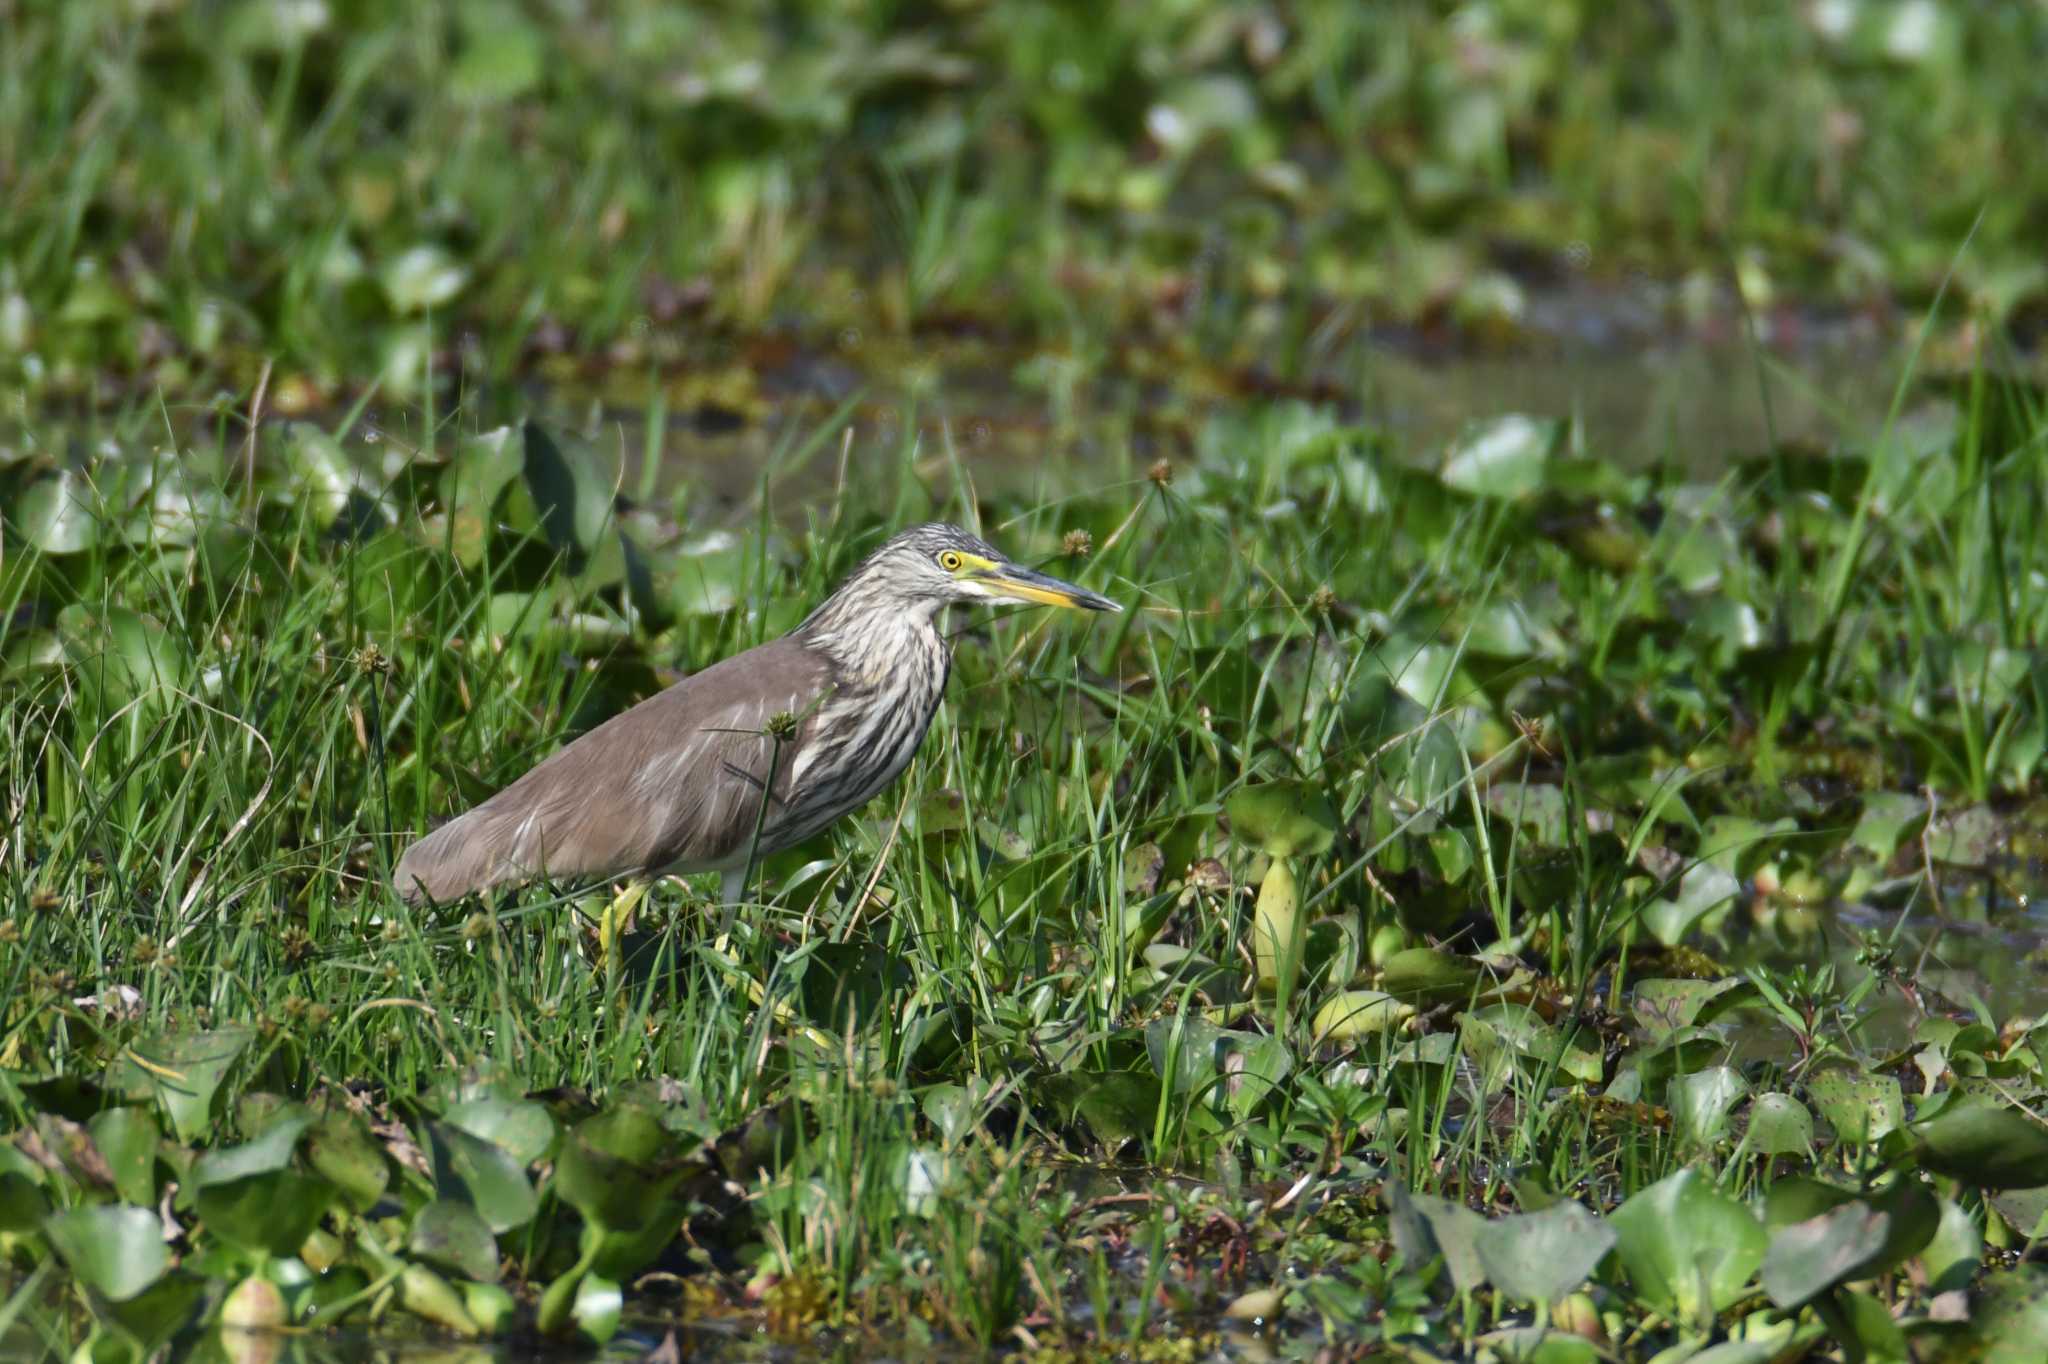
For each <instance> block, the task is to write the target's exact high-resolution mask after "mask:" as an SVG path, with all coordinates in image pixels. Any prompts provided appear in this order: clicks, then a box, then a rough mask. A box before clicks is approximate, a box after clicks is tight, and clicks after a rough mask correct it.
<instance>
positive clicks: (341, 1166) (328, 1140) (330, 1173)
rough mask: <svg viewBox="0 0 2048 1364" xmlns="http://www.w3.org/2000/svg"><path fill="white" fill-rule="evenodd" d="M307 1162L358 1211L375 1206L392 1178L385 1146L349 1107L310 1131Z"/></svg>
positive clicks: (307, 1139) (330, 1114)
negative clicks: (379, 1143)
mask: <svg viewBox="0 0 2048 1364" xmlns="http://www.w3.org/2000/svg"><path fill="white" fill-rule="evenodd" d="M306 1162H307V1163H308V1164H309V1165H311V1166H312V1167H313V1168H314V1169H315V1170H316V1171H318V1172H319V1173H320V1175H321V1176H322V1177H323V1178H325V1179H326V1180H327V1181H328V1182H329V1183H330V1184H332V1185H334V1187H335V1188H336V1189H337V1190H339V1191H340V1193H341V1196H342V1200H343V1201H344V1202H346V1203H347V1204H348V1205H349V1207H351V1208H353V1209H355V1210H356V1211H357V1212H368V1211H369V1210H370V1209H371V1208H373V1207H375V1206H376V1205H377V1202H378V1200H379V1199H381V1198H383V1197H384V1190H385V1187H386V1186H387V1185H388V1184H389V1183H390V1180H391V1167H390V1165H389V1164H388V1163H387V1162H386V1160H385V1156H384V1148H383V1147H381V1146H379V1145H378V1144H377V1143H376V1142H375V1141H374V1140H372V1139H371V1136H370V1132H369V1129H368V1127H367V1126H366V1125H365V1124H364V1122H363V1120H362V1119H361V1118H359V1117H357V1116H356V1115H355V1114H353V1113H350V1112H347V1111H345V1110H343V1111H337V1112H333V1113H329V1114H328V1115H327V1116H326V1117H324V1118H322V1119H320V1121H319V1122H318V1123H317V1124H316V1125H315V1126H314V1128H313V1130H312V1131H311V1132H310V1133H308V1134H307V1136H306Z"/></svg>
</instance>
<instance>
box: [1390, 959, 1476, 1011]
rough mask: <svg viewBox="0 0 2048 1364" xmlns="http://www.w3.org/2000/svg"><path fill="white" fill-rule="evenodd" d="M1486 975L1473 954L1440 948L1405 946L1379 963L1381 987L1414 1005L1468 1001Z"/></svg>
mask: <svg viewBox="0 0 2048 1364" xmlns="http://www.w3.org/2000/svg"><path fill="white" fill-rule="evenodd" d="M1485 977H1486V971H1485V968H1484V967H1482V966H1481V965H1480V964H1479V963H1478V962H1476V961H1474V960H1472V959H1471V958H1470V957H1461V956H1459V955H1458V954H1457V953H1455V952H1446V951H1444V950H1443V949H1442V948H1437V947H1404V948H1402V949H1401V950H1400V951H1398V952H1396V953H1394V954H1393V955H1392V956H1389V957H1388V958H1387V959H1386V960H1385V961H1384V962H1382V963H1380V979H1379V986H1380V988H1381V989H1382V990H1385V991H1386V992H1387V993H1388V994H1390V995H1392V996H1394V997H1395V998H1396V999H1400V1000H1405V1001H1407V1002H1408V1003H1411V1004H1417V1005H1430V1004H1455V1003H1462V1002H1465V1001H1469V1000H1470V999H1471V998H1472V997H1473V995H1474V993H1475V992H1476V991H1477V990H1478V988H1479V985H1480V982H1481V981H1483V980H1484V979H1485Z"/></svg>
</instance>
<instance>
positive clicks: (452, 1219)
mask: <svg viewBox="0 0 2048 1364" xmlns="http://www.w3.org/2000/svg"><path fill="white" fill-rule="evenodd" d="M406 1249H407V1250H408V1251H410V1252H411V1253H412V1254H413V1255H415V1256H417V1257H419V1258H420V1259H422V1260H425V1261H426V1262H427V1263H428V1264H430V1265H433V1266H435V1267H436V1268H438V1269H445V1270H447V1271H449V1272H450V1273H452V1274H458V1275H460V1276H461V1277H463V1278H465V1279H477V1280H483V1281H487V1282H488V1281H493V1280H495V1279H497V1277H498V1238H497V1237H495V1236H493V1235H492V1234H491V1228H490V1227H489V1226H488V1225H486V1224H485V1222H484V1219H483V1218H482V1217H480V1216H478V1215H477V1212H476V1210H475V1209H474V1208H471V1207H469V1206H468V1205H467V1204H463V1203H455V1202H451V1201H450V1200H448V1199H445V1198H441V1199H436V1200H435V1201H433V1202H432V1203H429V1204H427V1205H426V1206H425V1207H424V1208H421V1209H420V1210H419V1212H417V1213H415V1214H414V1215H413V1219H412V1231H411V1233H410V1234H409V1235H408V1236H407V1238H406Z"/></svg>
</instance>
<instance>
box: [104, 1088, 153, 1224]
mask: <svg viewBox="0 0 2048 1364" xmlns="http://www.w3.org/2000/svg"><path fill="white" fill-rule="evenodd" d="M91 1127H92V1144H93V1145H94V1146H95V1147H97V1148H98V1149H99V1153H100V1155H101V1157H102V1158H103V1159H104V1160H105V1161H106V1162H107V1171H108V1173H110V1174H111V1175H113V1177H114V1192H116V1193H117V1194H119V1195H120V1196H121V1201H122V1202H124V1203H136V1204H140V1205H141V1206H143V1207H148V1206H149V1205H150V1204H152V1203H154V1202H156V1145H157V1126H156V1119H155V1118H153V1117H151V1116H150V1114H149V1111H148V1110H147V1109H142V1108H128V1107H122V1108H109V1109H107V1110H106V1111H105V1112H103V1113H100V1114H97V1115H96V1116H95V1117H94V1118H93V1120H92V1124H91Z"/></svg>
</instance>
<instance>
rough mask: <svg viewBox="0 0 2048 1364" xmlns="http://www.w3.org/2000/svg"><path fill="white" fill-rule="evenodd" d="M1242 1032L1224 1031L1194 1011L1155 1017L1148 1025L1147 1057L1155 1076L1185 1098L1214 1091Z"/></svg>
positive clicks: (1146, 1034)
mask: <svg viewBox="0 0 2048 1364" xmlns="http://www.w3.org/2000/svg"><path fill="white" fill-rule="evenodd" d="M1242 1037H1243V1034H1241V1033H1234V1032H1230V1031H1228V1030H1227V1029H1224V1028H1220V1027H1218V1026H1216V1025H1215V1024H1214V1023H1211V1022H1210V1021H1209V1020H1208V1019H1206V1018H1203V1017H1202V1016H1201V1015H1200V1014H1198V1013H1194V1012H1186V1013H1178V1014H1171V1015H1168V1016H1166V1017H1163V1018H1155V1019H1153V1020H1152V1021H1151V1022H1149V1023H1147V1024H1146V1025H1145V1055H1146V1058H1147V1059H1148V1060H1150V1061H1151V1062H1152V1073H1153V1074H1155V1075H1157V1076H1158V1077H1159V1078H1160V1079H1162V1080H1169V1081H1171V1082H1172V1085H1173V1092H1174V1093H1175V1094H1176V1095H1178V1096H1179V1097H1181V1098H1182V1099H1190V1098H1200V1097H1203V1096H1206V1095H1207V1094H1208V1093H1209V1092H1210V1084H1211V1081H1213V1080H1215V1079H1217V1078H1218V1077H1219V1076H1221V1075H1222V1073H1223V1066H1224V1061H1225V1058H1226V1057H1227V1056H1228V1055H1229V1052H1230V1047H1231V1043H1232V1041H1233V1040H1235V1039H1240V1038H1242Z"/></svg>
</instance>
